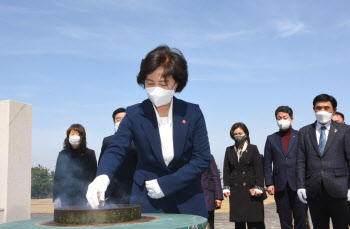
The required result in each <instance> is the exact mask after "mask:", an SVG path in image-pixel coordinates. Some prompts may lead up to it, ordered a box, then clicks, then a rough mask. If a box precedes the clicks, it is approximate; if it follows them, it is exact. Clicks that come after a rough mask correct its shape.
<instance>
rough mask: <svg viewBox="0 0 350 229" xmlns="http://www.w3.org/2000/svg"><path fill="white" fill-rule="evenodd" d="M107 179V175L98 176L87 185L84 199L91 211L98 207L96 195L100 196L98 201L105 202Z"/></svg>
mask: <svg viewBox="0 0 350 229" xmlns="http://www.w3.org/2000/svg"><path fill="white" fill-rule="evenodd" d="M109 182H110V181H109V178H108V176H107V175H100V176H98V177H96V178H95V180H94V181H93V182H92V183H91V184H89V188H88V191H87V193H86V199H87V201H88V202H89V204H90V206H91V207H92V208H93V209H97V208H98V205H99V201H98V197H97V193H99V194H100V201H104V200H105V192H106V190H107V187H108V185H109Z"/></svg>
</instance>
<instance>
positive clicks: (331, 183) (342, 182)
mask: <svg viewBox="0 0 350 229" xmlns="http://www.w3.org/2000/svg"><path fill="white" fill-rule="evenodd" d="M349 172H350V126H348V125H345V124H342V123H337V122H334V121H332V122H331V127H330V130H329V134H328V138H327V143H326V147H325V150H324V153H323V156H321V154H320V151H319V148H318V143H317V139H316V122H315V123H313V124H311V125H308V126H305V127H303V128H301V129H300V130H299V140H298V154H297V170H296V174H297V186H298V189H301V188H304V189H306V196H307V197H308V199H309V198H314V197H316V196H317V194H318V192H319V191H320V190H321V185H322V184H323V185H324V187H325V189H326V190H327V193H328V194H329V195H330V196H331V197H333V198H346V196H347V192H348V189H349V188H350V182H349V178H350V176H349Z"/></svg>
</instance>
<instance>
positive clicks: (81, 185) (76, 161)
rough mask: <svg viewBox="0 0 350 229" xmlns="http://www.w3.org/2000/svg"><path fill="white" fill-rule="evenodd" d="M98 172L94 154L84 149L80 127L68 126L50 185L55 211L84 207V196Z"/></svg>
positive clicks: (81, 128)
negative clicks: (51, 184)
mask: <svg viewBox="0 0 350 229" xmlns="http://www.w3.org/2000/svg"><path fill="white" fill-rule="evenodd" d="M96 170H97V162H96V156H95V151H93V150H91V149H88V148H87V147H86V132H85V129H84V127H83V126H82V125H80V124H73V125H71V126H70V127H69V128H68V130H67V134H66V138H65V140H64V143H63V150H62V151H61V152H59V155H58V158H57V162H56V170H55V178H54V185H53V200H54V207H55V208H56V207H64V206H74V205H86V204H87V200H86V197H85V193H86V191H87V189H88V185H89V184H90V182H91V181H93V180H94V178H95V175H96Z"/></svg>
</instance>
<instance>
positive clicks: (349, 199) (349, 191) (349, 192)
mask: <svg viewBox="0 0 350 229" xmlns="http://www.w3.org/2000/svg"><path fill="white" fill-rule="evenodd" d="M348 201H349V202H350V189H348Z"/></svg>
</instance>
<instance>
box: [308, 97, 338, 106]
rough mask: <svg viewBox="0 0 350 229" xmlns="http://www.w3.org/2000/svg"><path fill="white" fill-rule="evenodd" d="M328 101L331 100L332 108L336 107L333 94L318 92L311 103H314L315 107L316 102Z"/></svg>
mask: <svg viewBox="0 0 350 229" xmlns="http://www.w3.org/2000/svg"><path fill="white" fill-rule="evenodd" d="M328 101H329V102H331V104H332V107H333V109H335V108H337V105H338V103H337V100H336V99H335V98H334V97H333V96H331V95H327V94H320V95H318V96H316V97H315V98H314V101H313V102H312V104H313V105H314V108H315V106H316V103H318V102H328Z"/></svg>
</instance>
